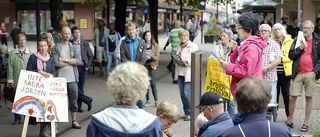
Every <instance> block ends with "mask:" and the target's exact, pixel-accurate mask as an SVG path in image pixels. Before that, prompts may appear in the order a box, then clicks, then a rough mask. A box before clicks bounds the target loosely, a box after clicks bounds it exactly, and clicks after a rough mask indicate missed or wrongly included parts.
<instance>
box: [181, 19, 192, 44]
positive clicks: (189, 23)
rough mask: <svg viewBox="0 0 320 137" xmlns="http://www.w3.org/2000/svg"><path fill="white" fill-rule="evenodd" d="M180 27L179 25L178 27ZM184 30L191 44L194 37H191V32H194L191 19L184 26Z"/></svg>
mask: <svg viewBox="0 0 320 137" xmlns="http://www.w3.org/2000/svg"><path fill="white" fill-rule="evenodd" d="M180 26H181V25H180ZM186 29H187V30H188V31H189V35H190V36H189V39H190V41H191V42H193V39H194V35H193V32H194V25H193V23H192V21H191V19H189V20H188V22H187V24H186Z"/></svg>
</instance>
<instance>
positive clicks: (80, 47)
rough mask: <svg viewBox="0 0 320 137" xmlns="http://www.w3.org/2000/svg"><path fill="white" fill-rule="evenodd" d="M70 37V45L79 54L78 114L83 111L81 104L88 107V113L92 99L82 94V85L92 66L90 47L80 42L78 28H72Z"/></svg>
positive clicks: (85, 42)
mask: <svg viewBox="0 0 320 137" xmlns="http://www.w3.org/2000/svg"><path fill="white" fill-rule="evenodd" d="M71 31H72V35H73V41H72V44H73V46H75V48H76V49H77V52H78V53H79V61H80V62H79V64H78V71H79V81H78V100H77V105H78V112H80V113H82V112H83V110H82V109H81V106H82V102H84V103H86V104H87V105H88V111H90V110H91V108H92V98H91V97H88V96H86V95H85V94H84V90H83V88H84V84H85V82H86V78H87V75H88V72H89V70H90V67H91V64H92V51H91V49H90V45H89V43H88V42H87V41H84V40H80V36H81V33H80V28H78V27H77V26H74V27H73V28H72V30H71Z"/></svg>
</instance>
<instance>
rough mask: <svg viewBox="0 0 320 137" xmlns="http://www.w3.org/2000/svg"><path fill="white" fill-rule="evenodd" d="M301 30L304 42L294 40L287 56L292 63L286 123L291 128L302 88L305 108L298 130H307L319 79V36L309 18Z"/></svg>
mask: <svg viewBox="0 0 320 137" xmlns="http://www.w3.org/2000/svg"><path fill="white" fill-rule="evenodd" d="M302 31H303V36H304V37H305V42H304V41H297V40H295V41H294V42H293V44H292V46H291V48H290V52H289V58H290V59H292V60H293V65H292V85H291V92H290V108H289V118H288V120H287V122H286V124H287V126H289V127H290V128H293V118H294V117H293V116H294V111H295V108H296V101H297V97H299V96H301V95H302V92H303V89H304V91H305V98H306V107H305V108H306V110H305V118H304V121H303V125H302V127H301V130H300V131H301V132H308V129H309V118H310V114H311V110H312V102H313V95H314V92H315V89H316V87H315V86H316V80H317V79H319V72H320V62H319V60H320V44H319V43H320V38H319V37H318V35H317V34H315V33H314V24H313V23H312V21H310V20H307V21H305V22H303V24H302ZM297 42H298V43H299V44H300V46H299V47H297V46H296V43H297ZM303 87H304V88H303Z"/></svg>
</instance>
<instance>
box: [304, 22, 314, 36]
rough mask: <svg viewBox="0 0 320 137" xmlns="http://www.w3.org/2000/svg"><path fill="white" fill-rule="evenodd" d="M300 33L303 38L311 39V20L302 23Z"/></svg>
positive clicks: (312, 29) (312, 27)
mask: <svg viewBox="0 0 320 137" xmlns="http://www.w3.org/2000/svg"><path fill="white" fill-rule="evenodd" d="M302 31H303V36H304V37H305V38H306V39H311V38H312V33H313V31H314V24H313V22H312V21H311V20H306V21H305V22H303V23H302Z"/></svg>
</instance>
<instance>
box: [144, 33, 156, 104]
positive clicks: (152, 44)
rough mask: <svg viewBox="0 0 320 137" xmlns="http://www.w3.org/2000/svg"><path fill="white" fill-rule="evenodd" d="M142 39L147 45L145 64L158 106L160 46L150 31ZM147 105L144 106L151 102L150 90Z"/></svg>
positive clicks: (147, 95)
mask: <svg viewBox="0 0 320 137" xmlns="http://www.w3.org/2000/svg"><path fill="white" fill-rule="evenodd" d="M142 39H144V40H145V41H146V43H147V46H146V47H147V48H146V55H147V61H146V63H145V64H144V65H145V66H146V67H147V69H148V74H149V77H150V78H151V79H150V86H151V89H152V94H153V98H154V101H155V103H154V104H155V106H156V107H157V106H158V93H157V87H156V69H157V67H158V63H159V54H160V51H159V45H158V44H157V43H156V41H155V40H154V37H153V36H152V35H151V32H150V31H146V32H144V33H143V35H142ZM146 99H147V101H146V103H145V105H144V106H150V102H149V89H148V91H147V94H146Z"/></svg>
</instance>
